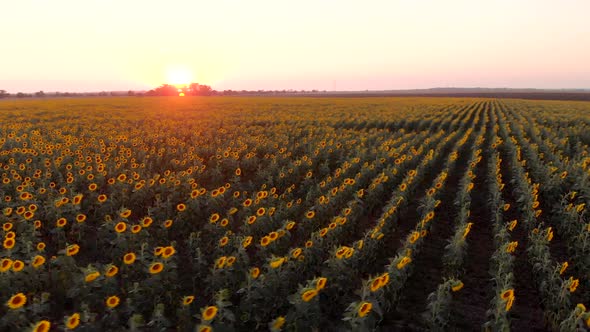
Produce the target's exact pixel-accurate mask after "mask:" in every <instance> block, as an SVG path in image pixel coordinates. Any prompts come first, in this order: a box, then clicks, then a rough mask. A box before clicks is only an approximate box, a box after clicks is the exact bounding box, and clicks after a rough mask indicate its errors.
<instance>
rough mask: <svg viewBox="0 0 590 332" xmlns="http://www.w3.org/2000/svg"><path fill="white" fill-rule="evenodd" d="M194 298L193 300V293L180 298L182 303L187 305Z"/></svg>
mask: <svg viewBox="0 0 590 332" xmlns="http://www.w3.org/2000/svg"><path fill="white" fill-rule="evenodd" d="M194 300H195V296H194V295H187V296H185V297H183V298H182V305H189V304H191V303H193V301H194Z"/></svg>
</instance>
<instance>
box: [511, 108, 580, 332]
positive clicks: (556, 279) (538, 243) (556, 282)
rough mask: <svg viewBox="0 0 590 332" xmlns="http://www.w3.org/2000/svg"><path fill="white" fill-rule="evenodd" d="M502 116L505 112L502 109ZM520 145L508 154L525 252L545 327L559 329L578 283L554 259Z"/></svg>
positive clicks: (550, 233)
mask: <svg viewBox="0 0 590 332" xmlns="http://www.w3.org/2000/svg"><path fill="white" fill-rule="evenodd" d="M499 111H500V112H501V111H502V109H501V108H499ZM504 119H505V118H504V117H503V114H502V115H501V117H500V121H499V123H500V127H501V129H502V128H503V129H504V134H506V136H505V137H507V135H508V134H509V133H510V131H509V130H510V127H511V126H510V125H507V124H506V122H505V121H504ZM518 144H519V142H518V141H517V140H516V139H515V138H514V137H511V138H510V141H509V142H508V144H507V150H508V151H509V160H508V161H509V165H510V167H511V169H512V171H513V176H514V194H515V196H516V197H517V202H519V203H520V205H519V210H520V211H519V212H520V215H521V216H522V218H523V224H524V225H525V227H527V231H528V232H529V233H528V241H527V242H528V245H527V248H526V251H527V256H528V259H529V262H530V264H531V265H532V266H533V271H534V278H533V279H534V281H535V282H536V284H537V288H538V289H539V292H540V294H541V301H542V306H543V309H544V313H545V320H546V323H547V324H548V325H549V326H551V327H552V328H553V329H557V328H558V327H559V324H560V322H561V321H563V320H564V319H565V318H566V316H567V315H568V314H569V312H570V310H571V295H570V293H573V292H575V291H576V289H577V288H578V285H579V279H577V278H574V276H570V277H569V278H567V277H566V278H564V277H562V276H567V273H566V272H567V262H564V263H557V262H555V261H554V260H553V259H552V257H551V252H550V248H549V243H550V242H551V240H552V239H553V237H554V233H553V229H552V227H546V228H545V227H544V225H543V223H541V222H539V220H538V218H539V216H540V215H541V212H542V210H541V209H540V203H539V201H538V191H539V189H538V188H539V184H537V183H534V184H533V183H532V179H531V178H530V176H529V173H528V172H525V169H524V165H525V164H526V163H525V162H524V160H522V159H520V158H519V155H518V154H517V153H516V150H517V149H516V148H517V147H518V146H519V145H518Z"/></svg>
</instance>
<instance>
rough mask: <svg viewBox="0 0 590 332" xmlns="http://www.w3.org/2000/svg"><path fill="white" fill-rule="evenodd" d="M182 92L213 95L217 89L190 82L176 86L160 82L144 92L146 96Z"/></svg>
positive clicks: (176, 94) (170, 94) (187, 94)
mask: <svg viewBox="0 0 590 332" xmlns="http://www.w3.org/2000/svg"><path fill="white" fill-rule="evenodd" d="M180 93H183V94H184V96H213V95H216V94H217V91H215V90H213V89H212V88H211V87H210V86H208V85H204V84H199V83H191V84H189V85H187V86H185V87H181V88H178V87H176V86H174V85H170V84H162V85H160V86H159V87H157V88H155V89H153V90H150V91H148V92H146V93H145V95H146V96H178V95H179V94H180Z"/></svg>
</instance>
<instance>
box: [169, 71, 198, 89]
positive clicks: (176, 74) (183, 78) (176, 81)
mask: <svg viewBox="0 0 590 332" xmlns="http://www.w3.org/2000/svg"><path fill="white" fill-rule="evenodd" d="M166 79H167V82H168V84H172V85H175V86H181V85H189V84H190V83H191V81H192V79H193V77H192V73H191V71H190V70H189V69H187V68H184V67H173V68H170V69H168V71H167V77H166Z"/></svg>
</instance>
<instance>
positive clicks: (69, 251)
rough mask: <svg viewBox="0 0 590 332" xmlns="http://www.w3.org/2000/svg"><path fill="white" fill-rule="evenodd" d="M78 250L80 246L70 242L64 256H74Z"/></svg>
mask: <svg viewBox="0 0 590 332" xmlns="http://www.w3.org/2000/svg"><path fill="white" fill-rule="evenodd" d="M79 251H80V246H79V245H77V244H71V245H69V246H68V247H67V248H66V256H74V255H76V254H77V253H78V252H79Z"/></svg>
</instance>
